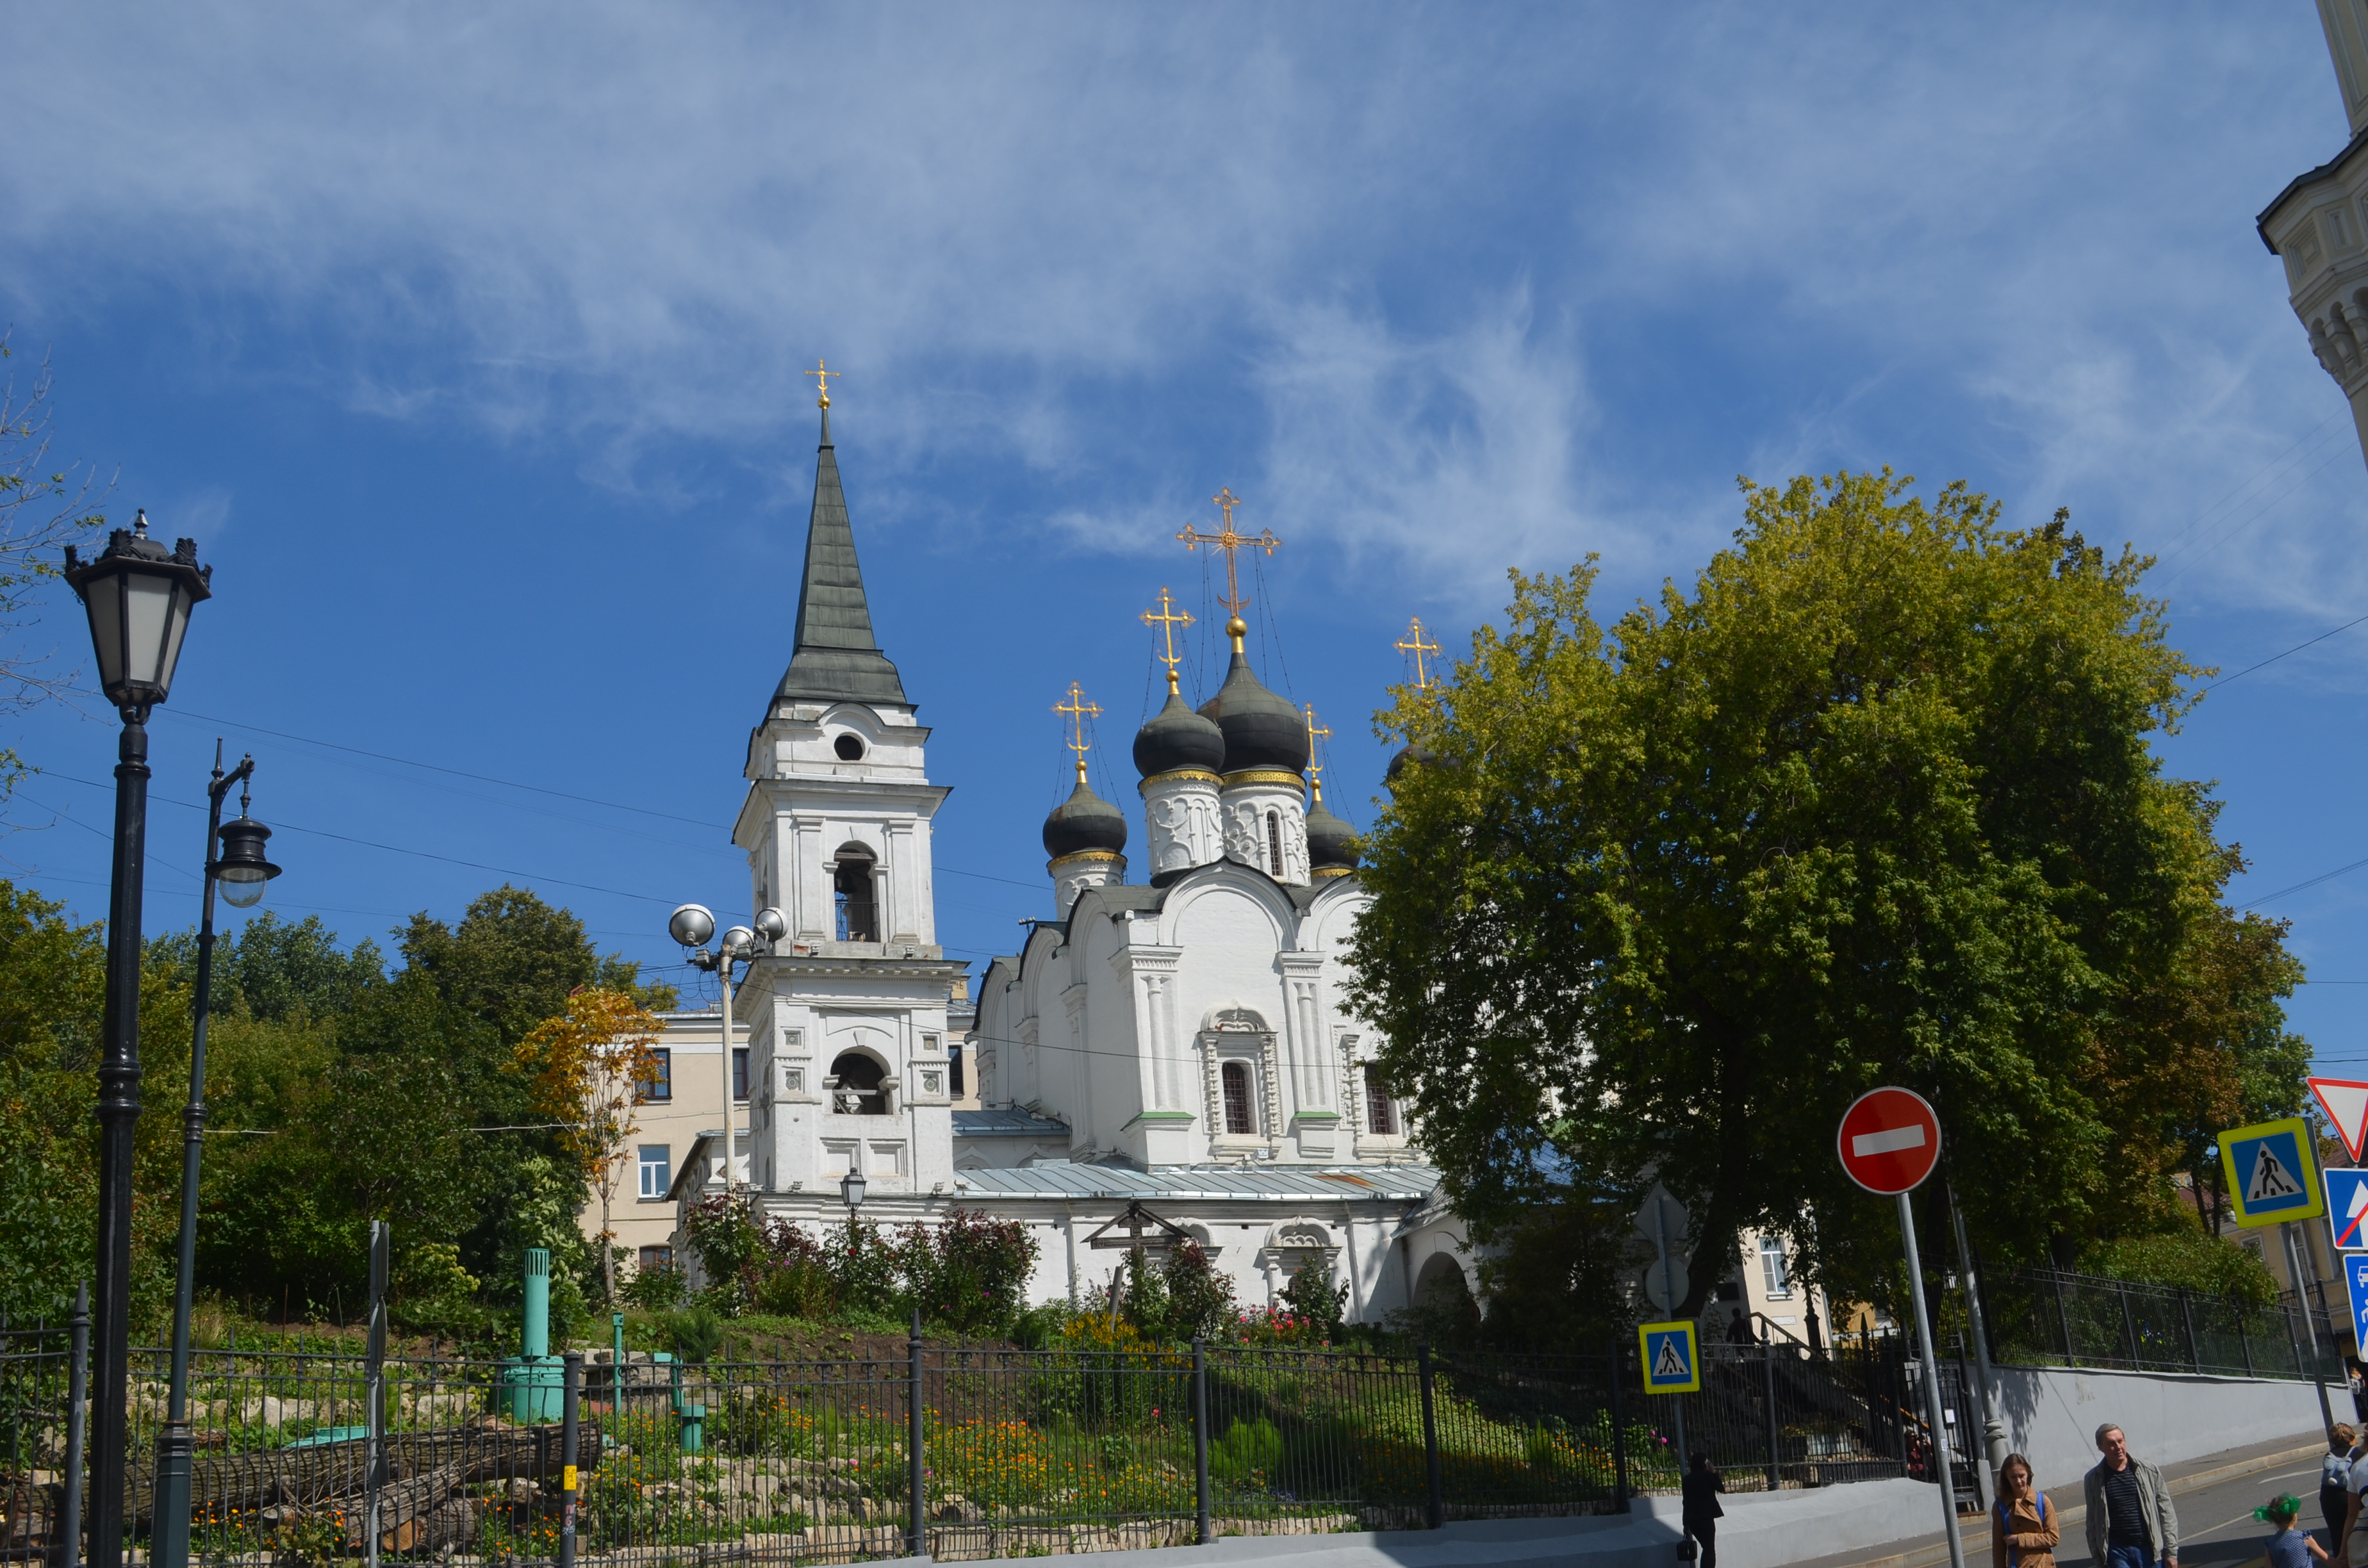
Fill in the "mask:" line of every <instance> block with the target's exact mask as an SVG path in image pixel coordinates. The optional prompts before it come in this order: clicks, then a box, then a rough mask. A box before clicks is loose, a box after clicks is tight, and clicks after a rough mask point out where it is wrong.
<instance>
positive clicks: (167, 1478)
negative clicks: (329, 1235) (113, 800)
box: [149, 740, 255, 1568]
mask: <svg viewBox="0 0 2368 1568" xmlns="http://www.w3.org/2000/svg"><path fill="white" fill-rule="evenodd" d="M254 772H255V758H253V757H251V756H250V757H248V758H246V759H245V761H243V762H241V763H240V764H239V765H238V767H236V768H234V769H233V770H232V772H231V773H230V774H229V775H228V776H227V777H225V776H224V775H223V773H222V742H220V741H219V740H217V741H216V742H214V773H213V778H211V780H209V781H208V783H207V785H206V799H207V809H206V852H205V857H204V859H203V862H202V863H203V865H204V866H205V869H206V873H205V889H204V892H202V893H201V894H200V895H199V909H200V911H201V913H200V914H199V919H198V985H197V994H196V995H195V996H194V997H192V998H191V1000H190V1004H189V1006H190V1012H191V1015H192V1016H191V1017H190V1020H189V1103H188V1108H187V1109H185V1110H184V1111H182V1113H181V1236H180V1255H179V1257H180V1266H179V1269H178V1271H177V1275H176V1278H175V1279H174V1282H173V1386H172V1392H171V1394H170V1395H169V1397H168V1398H167V1400H166V1403H165V1429H164V1430H163V1431H162V1432H160V1433H158V1434H157V1436H156V1506H155V1517H154V1524H153V1525H152V1526H151V1528H150V1542H149V1551H150V1555H151V1558H152V1559H153V1560H154V1562H155V1564H156V1568H186V1564H187V1563H188V1561H189V1470H190V1463H191V1450H192V1448H193V1444H192V1440H191V1438H190V1436H189V1309H190V1301H191V1296H192V1294H193V1292H194V1290H195V1289H196V1284H197V1274H198V1168H199V1164H200V1161H201V1159H202V1156H203V1153H204V1149H205V1142H206V1024H207V1020H208V1017H209V1015H211V1012H212V1010H213V994H214V990H213V988H214V873H215V872H216V871H217V870H219V869H220V863H219V862H218V861H217V860H216V858H215V855H214V846H215V840H216V838H217V837H218V835H220V834H221V832H222V797H223V796H224V795H227V794H229V793H230V788H231V786H232V785H233V784H235V783H237V782H238V781H239V780H240V779H242V778H247V777H248V776H250V775H251V774H253V773H254Z"/></svg>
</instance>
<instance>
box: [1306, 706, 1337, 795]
mask: <svg viewBox="0 0 2368 1568" xmlns="http://www.w3.org/2000/svg"><path fill="white" fill-rule="evenodd" d="M1331 738H1332V731H1331V728H1330V727H1329V726H1328V725H1320V724H1318V723H1316V722H1315V704H1314V703H1313V702H1311V703H1309V704H1308V705H1307V771H1308V773H1309V774H1310V776H1312V778H1314V780H1315V803H1316V804H1317V805H1319V806H1320V805H1322V804H1323V803H1324V753H1323V751H1322V750H1321V748H1320V747H1319V746H1318V745H1317V744H1316V743H1317V742H1319V741H1328V740H1330V739H1331Z"/></svg>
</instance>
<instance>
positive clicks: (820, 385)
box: [803, 359, 847, 408]
mask: <svg viewBox="0 0 2368 1568" xmlns="http://www.w3.org/2000/svg"><path fill="white" fill-rule="evenodd" d="M803 374H805V375H809V376H812V377H813V378H814V391H816V392H820V393H821V394H822V395H821V396H820V397H818V398H816V399H815V400H814V403H815V405H816V406H817V407H821V408H828V407H829V406H830V379H831V378H832V377H833V376H844V375H845V374H847V372H846V371H845V370H832V369H825V367H824V365H823V362H822V361H821V360H819V359H817V360H815V361H814V369H811V370H807V371H804V372H803Z"/></svg>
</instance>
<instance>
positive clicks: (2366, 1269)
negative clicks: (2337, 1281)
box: [2343, 1252, 2368, 1345]
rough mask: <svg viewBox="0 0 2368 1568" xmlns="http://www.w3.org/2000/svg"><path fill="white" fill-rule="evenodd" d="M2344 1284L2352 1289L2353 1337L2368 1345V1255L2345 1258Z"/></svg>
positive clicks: (2355, 1254) (2353, 1255) (2356, 1254)
mask: <svg viewBox="0 0 2368 1568" xmlns="http://www.w3.org/2000/svg"><path fill="white" fill-rule="evenodd" d="M2343 1282H2344V1283H2345V1284H2346V1285H2349V1286H2351V1337H2352V1338H2353V1339H2354V1340H2355V1341H2357V1342H2358V1343H2360V1344H2362V1345H2368V1255H2362V1254H2360V1253H2356V1252H2355V1253H2352V1254H2351V1255H2350V1256H2347V1257H2345V1258H2344V1260H2343Z"/></svg>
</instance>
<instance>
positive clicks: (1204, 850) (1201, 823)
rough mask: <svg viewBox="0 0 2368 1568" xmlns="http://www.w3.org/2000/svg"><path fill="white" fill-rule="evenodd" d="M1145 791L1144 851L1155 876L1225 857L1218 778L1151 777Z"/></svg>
mask: <svg viewBox="0 0 2368 1568" xmlns="http://www.w3.org/2000/svg"><path fill="white" fill-rule="evenodd" d="M1141 789H1142V791H1143V826H1144V837H1143V842H1144V854H1145V855H1146V856H1147V857H1148V858H1149V868H1150V872H1151V875H1152V876H1153V877H1155V878H1156V877H1164V876H1171V875H1173V874H1175V873H1177V872H1179V871H1187V870H1190V869H1192V868H1193V867H1195V866H1205V865H1208V864H1209V863H1210V862H1211V861H1212V860H1216V859H1218V858H1221V857H1223V856H1224V853H1225V842H1224V828H1223V826H1222V824H1221V823H1220V821H1219V818H1218V801H1217V776H1216V775H1215V774H1213V773H1201V772H1198V771H1196V770H1192V769H1179V770H1178V771H1176V772H1173V773H1162V774H1158V775H1156V776H1155V777H1153V778H1146V779H1144V781H1143V783H1142V785H1141Z"/></svg>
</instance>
